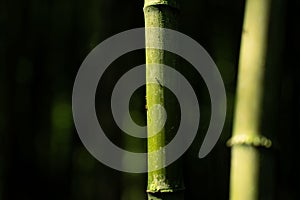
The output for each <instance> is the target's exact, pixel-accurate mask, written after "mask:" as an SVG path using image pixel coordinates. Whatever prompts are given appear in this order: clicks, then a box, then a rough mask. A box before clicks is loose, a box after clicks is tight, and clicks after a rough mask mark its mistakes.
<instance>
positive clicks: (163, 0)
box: [144, 0, 180, 10]
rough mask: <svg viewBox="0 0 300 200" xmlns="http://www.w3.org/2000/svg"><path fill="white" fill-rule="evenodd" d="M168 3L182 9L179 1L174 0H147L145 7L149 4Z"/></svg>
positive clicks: (167, 4)
mask: <svg viewBox="0 0 300 200" xmlns="http://www.w3.org/2000/svg"><path fill="white" fill-rule="evenodd" d="M157 5H166V6H170V7H172V8H175V9H178V10H179V9H180V7H179V3H178V1H174V0H145V3H144V9H145V8H146V7H148V6H157Z"/></svg>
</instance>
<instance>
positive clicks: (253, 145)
mask: <svg viewBox="0 0 300 200" xmlns="http://www.w3.org/2000/svg"><path fill="white" fill-rule="evenodd" d="M270 7H271V0H247V2H246V7H245V17H244V25H243V34H242V41H241V50H240V61H239V73H238V87H237V102H236V109H235V119H234V127H233V137H232V138H231V139H230V140H229V142H228V144H229V145H230V146H232V152H231V157H232V158H231V159H232V160H231V177H230V181H231V183H230V200H257V199H258V194H259V193H258V192H259V191H258V178H259V149H258V147H259V146H261V147H270V146H271V141H270V140H268V139H267V138H265V137H263V136H262V134H263V132H261V131H262V130H261V129H260V127H261V117H262V115H261V114H262V110H263V102H262V96H263V93H264V77H265V74H264V73H265V67H266V56H267V42H268V38H267V35H268V26H269V18H270Z"/></svg>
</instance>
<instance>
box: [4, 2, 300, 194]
mask: <svg viewBox="0 0 300 200" xmlns="http://www.w3.org/2000/svg"><path fill="white" fill-rule="evenodd" d="M273 2H274V5H273V9H272V13H273V14H272V20H271V23H270V34H269V35H270V36H269V38H270V41H269V45H268V46H269V51H268V52H269V53H268V62H267V63H268V65H269V66H270V69H268V76H267V77H268V78H267V81H266V84H265V85H266V88H268V89H267V92H266V94H268V95H266V96H267V97H266V100H265V103H266V111H268V112H266V113H267V114H266V117H265V118H264V126H265V127H266V128H265V129H264V130H266V132H265V133H263V134H265V135H267V136H268V137H270V138H271V139H272V140H273V143H274V145H273V147H272V148H271V149H268V150H262V151H261V152H262V165H261V166H262V173H261V175H260V177H261V191H260V193H261V194H262V195H261V196H262V197H261V199H278V200H281V199H285V200H289V199H294V200H296V199H299V196H300V195H299V180H300V177H299V174H300V173H299V170H300V166H299V157H298V156H297V153H296V152H298V146H299V145H298V142H299V141H300V140H299V128H300V127H299V124H300V120H299V113H300V106H299V102H300V99H299V95H298V93H299V89H298V88H299V86H300V82H299V78H298V75H299V64H298V59H299V58H298V56H299V55H298V54H299V52H298V49H299V44H300V43H299V36H300V32H299V19H300V18H299V10H300V5H299V1H296V0H294V1H292V0H287V1H284V0H274V1H273ZM244 4H245V2H244V1H243V0H228V1H219V0H192V1H182V7H181V28H180V29H181V31H182V32H183V33H185V34H187V35H189V36H191V37H192V38H194V39H195V40H197V41H198V42H199V43H200V44H201V45H202V46H203V47H204V48H205V49H206V50H207V51H208V52H209V54H210V55H211V56H212V58H213V59H214V61H215V62H216V64H217V66H218V67H219V70H220V72H221V74H222V76H223V79H224V82H225V86H226V90H227V100H228V105H227V106H228V112H227V120H226V124H225V127H224V130H223V133H222V136H221V138H220V140H219V142H218V143H217V145H216V146H215V148H214V149H213V151H212V152H211V153H210V154H209V155H208V156H207V157H206V158H204V159H201V160H200V159H198V157H197V153H198V150H199V148H200V145H201V142H202V139H203V137H204V134H205V131H206V129H207V127H208V123H209V116H210V101H209V96H208V92H207V89H206V86H205V83H204V82H203V80H202V79H201V77H200V76H199V75H197V74H196V75H195V74H194V73H191V72H192V71H191V72H189V71H187V70H185V72H184V70H183V71H182V73H184V74H185V75H186V76H187V77H188V78H189V81H190V82H191V84H192V85H193V87H194V89H195V90H196V93H197V96H198V98H199V99H200V109H201V122H200V129H199V133H198V136H197V138H196V139H195V141H194V143H193V145H192V146H191V147H190V149H189V150H188V151H187V152H186V154H185V155H184V157H183V159H184V161H185V162H184V163H185V165H184V171H185V173H184V175H185V185H186V199H217V200H222V199H224V200H225V199H228V196H229V169H230V148H228V147H227V146H226V141H227V140H228V139H229V138H230V135H231V127H232V121H233V110H234V109H233V107H234V100H235V89H236V79H237V66H238V56H239V45H240V39H241V33H242V22H243V13H244ZM142 7H143V1H142V0H139V1H124V0H85V1H79V0H73V1H71V0H53V1H46V0H23V1H21V0H20V1H17V0H0V81H1V82H0V95H1V98H0V200H8V199H29V200H34V199H44V200H47V199H64V200H65V199H72V200H73V199H74V200H76V199H80V200H82V199H85V200H89V199H90V200H92V199H93V200H94V199H95V200H96V199H103V200H115V199H116V200H117V199H122V200H135V199H136V200H141V199H146V195H145V189H146V174H128V173H122V172H118V171H115V170H113V169H111V168H108V167H106V166H104V165H103V164H101V163H100V162H98V161H97V160H96V159H94V158H93V157H92V156H91V155H90V154H89V153H88V152H87V150H86V149H85V147H84V146H83V144H82V143H81V141H80V139H79V137H78V135H77V133H76V130H75V127H74V124H73V119H72V111H71V95H72V87H73V82H74V79H75V76H76V73H77V70H78V69H79V66H80V65H81V63H82V61H83V60H84V58H85V57H86V56H87V54H88V53H89V52H90V51H91V50H92V49H93V47H95V46H96V45H97V44H99V43H100V42H101V41H103V40H105V39H106V38H108V37H110V36H112V35H114V34H116V33H119V32H121V31H125V30H128V29H131V28H136V27H142V26H144V19H143V17H144V16H143V9H142ZM143 62H144V52H143V51H136V52H132V53H128V54H126V55H124V56H122V57H120V58H119V59H118V60H116V61H115V62H114V63H113V64H112V65H111V66H110V67H109V70H107V72H106V75H105V76H104V77H103V78H102V79H101V82H100V83H99V89H98V93H99V94H97V98H96V105H97V110H98V115H100V114H99V113H100V112H101V116H106V117H102V118H101V119H99V121H100V123H103V124H106V125H105V126H106V129H107V130H108V131H107V134H108V137H109V138H110V139H111V140H112V141H113V142H114V143H116V144H118V145H119V146H121V147H123V148H126V149H129V150H132V151H137V152H139V151H144V150H145V149H146V143H145V141H143V140H137V139H134V138H131V137H128V136H124V134H122V132H121V131H120V130H119V129H118V128H117V127H116V124H115V123H114V122H113V118H112V115H111V112H110V111H109V109H108V108H109V107H110V106H108V105H110V104H109V97H105V96H107V95H109V94H111V90H112V88H113V83H115V82H116V81H117V80H118V77H120V76H121V75H122V74H123V73H125V72H126V71H128V70H129V69H130V68H132V67H133V66H136V65H138V64H143ZM187 65H188V64H186V66H187ZM187 68H188V69H189V68H191V67H187ZM269 72H270V73H269ZM111 77H113V78H111ZM101 88H102V89H101ZM101 94H102V95H101ZM144 96H145V92H144V90H143V89H139V90H138V91H136V92H135V94H134V95H133V97H132V100H131V102H132V103H131V105H130V108H131V115H132V116H133V118H134V120H135V121H137V122H138V123H141V124H145V110H144V104H145V99H144ZM103 113H104V114H103Z"/></svg>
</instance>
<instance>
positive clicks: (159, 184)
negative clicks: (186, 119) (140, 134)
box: [144, 0, 183, 200]
mask: <svg viewBox="0 0 300 200" xmlns="http://www.w3.org/2000/svg"><path fill="white" fill-rule="evenodd" d="M177 1H178V0H145V4H144V15H145V28H146V41H147V42H146V43H147V44H151V43H152V42H156V41H150V40H149V39H148V38H150V35H149V34H152V35H151V38H157V40H160V41H162V42H161V45H162V48H163V45H164V37H163V34H162V33H161V32H159V31H147V28H148V27H161V28H170V29H177V26H178V22H177V21H178V13H179V8H178V2H177ZM153 34H154V35H153ZM175 60H176V57H175V56H173V55H170V54H167V53H166V52H164V51H162V50H158V49H146V79H147V80H155V78H156V77H163V73H164V71H163V68H161V67H160V66H155V65H147V64H153V63H157V64H165V65H174V64H176V61H175ZM153 67H155V69H153ZM150 71H151V73H150ZM168 97H170V96H168V94H167V93H166V90H165V88H164V87H161V86H160V85H159V84H147V86H146V99H147V107H148V108H151V107H152V106H153V105H155V104H160V105H162V106H164V107H166V105H167V106H168V107H172V105H174V100H172V99H170V98H168ZM167 112H168V120H169V119H171V118H172V113H171V109H169V110H168V109H167ZM159 120H161V117H160V116H159V114H158V113H151V116H150V113H149V112H147V125H148V135H152V134H155V133H154V131H155V130H157V127H156V126H159V124H160V123H159ZM150 122H151V123H150ZM169 128H170V127H168V126H165V127H164V128H163V129H162V130H161V131H160V132H159V133H158V134H156V135H155V136H152V137H149V138H148V152H152V151H155V150H158V149H160V148H162V147H164V146H165V145H166V144H167V142H168V141H169V140H170V138H172V136H173V135H174V134H176V133H173V132H170V131H169V130H170V129H169ZM165 160H166V157H165V154H163V153H162V154H161V155H159V157H155V158H154V157H150V156H149V157H148V167H149V168H154V166H162V165H163V163H164V162H165ZM181 170H182V169H181V167H180V163H178V162H177V163H173V164H172V166H170V167H166V168H163V169H160V170H157V171H154V172H149V173H148V186H147V192H148V199H151V200H152V199H153V200H154V199H173V200H174V199H183V178H182V171H181Z"/></svg>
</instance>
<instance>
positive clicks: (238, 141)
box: [227, 134, 272, 148]
mask: <svg viewBox="0 0 300 200" xmlns="http://www.w3.org/2000/svg"><path fill="white" fill-rule="evenodd" d="M235 145H249V146H254V147H265V148H270V147H271V146H272V141H271V140H270V139H268V138H266V137H264V136H261V135H255V136H253V135H246V134H239V135H236V136H233V137H232V138H230V139H229V140H228V141H227V146H229V147H232V146H235Z"/></svg>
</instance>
